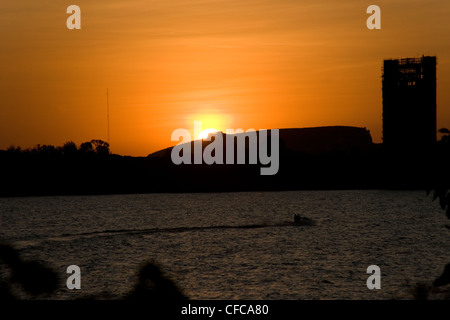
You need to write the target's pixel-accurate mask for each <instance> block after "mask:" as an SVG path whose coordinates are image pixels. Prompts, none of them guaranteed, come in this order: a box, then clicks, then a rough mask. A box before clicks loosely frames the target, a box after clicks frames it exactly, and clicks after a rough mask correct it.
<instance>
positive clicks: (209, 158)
mask: <svg viewBox="0 0 450 320" xmlns="http://www.w3.org/2000/svg"><path fill="white" fill-rule="evenodd" d="M268 131H269V132H270V154H269V148H268V147H269V145H268ZM202 132H203V130H202V122H201V121H194V141H193V142H191V140H192V139H191V133H190V132H189V130H187V129H176V130H174V131H173V132H172V137H171V140H172V141H180V138H181V141H180V143H178V144H177V145H176V146H174V147H173V149H172V154H171V158H172V162H173V163H174V164H176V165H179V164H182V163H183V164H192V163H193V164H202V163H205V164H224V163H225V164H235V151H236V164H246V163H245V160H246V155H247V152H246V151H248V164H257V163H258V160H259V163H260V164H262V165H264V166H266V165H267V166H268V167H262V168H261V171H260V174H261V175H274V174H276V173H277V172H278V168H279V165H280V157H279V148H280V143H279V130H278V129H272V130H259V131H258V132H256V131H255V130H254V129H248V130H247V131H245V132H244V130H242V129H236V130H234V129H227V130H226V135H225V153H226V156H225V159H224V152H223V151H224V138H223V136H224V134H223V133H222V132H215V133H211V134H209V135H208V137H207V138H205V139H200V138H199V137H201V135H202ZM212 137H214V140H212ZM205 140H206V141H211V142H210V143H209V144H208V145H206V146H205V148H203V141H205ZM246 140H248V148H246ZM235 142H236V144H235ZM192 147H193V149H194V150H193V151H192ZM192 156H193V157H192Z"/></svg>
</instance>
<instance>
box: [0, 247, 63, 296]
mask: <svg viewBox="0 0 450 320" xmlns="http://www.w3.org/2000/svg"><path fill="white" fill-rule="evenodd" d="M0 262H1V264H2V267H6V268H7V269H9V277H8V278H7V279H3V278H2V279H1V289H0V290H1V292H0V296H1V298H3V299H15V298H16V297H15V295H14V294H13V293H12V290H11V289H12V288H13V287H14V286H18V287H20V288H21V289H22V290H23V291H24V292H25V293H27V294H28V295H30V296H31V297H33V298H39V297H43V296H49V295H51V294H52V293H53V292H54V291H55V290H56V288H57V286H58V283H59V279H58V276H57V274H56V273H55V272H54V271H53V270H52V269H50V268H49V267H47V266H45V265H43V264H42V263H41V262H39V261H24V260H22V259H21V258H20V256H19V254H18V252H17V251H16V250H15V249H14V248H13V247H11V246H9V245H6V244H1V245H0Z"/></svg>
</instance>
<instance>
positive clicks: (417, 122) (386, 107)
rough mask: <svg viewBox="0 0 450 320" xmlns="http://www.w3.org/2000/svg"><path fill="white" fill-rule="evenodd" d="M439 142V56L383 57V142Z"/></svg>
mask: <svg viewBox="0 0 450 320" xmlns="http://www.w3.org/2000/svg"><path fill="white" fill-rule="evenodd" d="M434 142H436V57H429V56H422V57H421V58H405V59H398V60H384V67H383V144H384V145H386V146H389V147H402V146H417V147H424V146H429V145H432V144H433V143H434Z"/></svg>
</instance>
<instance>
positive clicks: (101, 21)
mask: <svg viewBox="0 0 450 320" xmlns="http://www.w3.org/2000/svg"><path fill="white" fill-rule="evenodd" d="M71 4H76V5H78V6H80V8H81V30H68V29H67V27H66V20H67V18H68V17H69V14H67V13H66V8H67V7H68V6H69V5H71ZM371 4H376V5H379V6H380V7H381V27H382V29H381V30H368V29H367V28H366V19H367V18H368V16H369V15H368V14H366V8H367V7H368V6H369V5H371ZM449 17H450V1H448V0H434V1H433V0H420V1H419V0H396V1H370V2H369V1H357V0H344V1H335V0H325V1H320V0H306V1H302V0H258V1H256V0H255V1H245V0H221V1H219V0H170V1H163V0H157V1H156V0H154V1H148V0H131V1H130V0H128V1H125V0H120V1H117V0H116V1H113V0H101V1H74V2H72V1H70V2H68V1H60V0H59V1H57V0H40V1H35V0H21V1H6V0H0V41H1V43H2V45H1V50H0V66H1V72H0V97H1V102H0V149H5V148H7V147H8V146H10V145H20V146H22V147H33V146H35V145H36V144H53V145H62V144H63V143H64V142H66V141H69V140H73V141H74V142H76V143H77V144H80V143H81V142H84V141H89V140H91V139H103V140H107V117H106V89H107V88H109V101H110V104H109V106H110V142H111V149H112V151H113V152H114V153H118V154H123V155H142V156H145V155H147V154H149V153H151V152H154V151H156V150H158V149H161V148H164V147H168V146H170V145H173V144H176V142H171V141H170V137H171V133H172V131H173V130H175V129H177V128H187V129H190V130H193V125H194V120H202V121H203V128H204V129H206V128H209V127H213V128H215V129H219V130H225V129H227V128H230V129H231V128H233V129H235V128H242V129H244V130H246V129H249V128H254V129H264V128H290V127H310V126H326V125H351V126H359V127H366V128H367V129H369V130H370V131H371V133H372V137H373V139H374V141H375V142H381V125H382V116H381V115H382V113H381V112H382V100H381V67H382V63H383V59H388V58H399V57H418V56H421V55H422V54H425V55H436V56H437V57H438V89H437V92H438V95H437V102H438V128H440V127H450V90H448V88H450V19H449Z"/></svg>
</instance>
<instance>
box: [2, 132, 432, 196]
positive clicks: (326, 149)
mask: <svg viewBox="0 0 450 320" xmlns="http://www.w3.org/2000/svg"><path fill="white" fill-rule="evenodd" d="M258 134H259V133H258ZM279 137H280V141H279V143H280V144H279V158H280V159H279V170H278V172H277V174H275V175H267V176H264V175H261V174H260V168H261V167H264V165H263V164H261V163H257V164H248V145H246V150H245V151H246V163H247V164H213V165H207V164H196V165H189V164H180V165H175V164H173V162H172V160H171V157H170V154H171V150H172V147H169V148H166V149H163V150H160V151H158V152H155V153H152V154H150V155H149V156H147V157H130V156H121V155H116V154H111V153H110V152H109V145H107V143H105V142H103V141H101V140H92V141H91V142H87V143H83V144H81V145H80V146H77V145H76V144H74V143H73V142H68V143H66V144H64V146H62V147H54V146H37V147H36V148H34V149H31V150H30V149H27V150H22V149H20V148H14V147H12V148H9V149H7V150H2V151H0V165H1V169H0V170H1V171H2V172H1V174H2V184H1V185H0V196H30V195H61V194H113V193H146V192H220V191H257V190H301V189H368V188H370V189H374V188H375V189H379V188H389V189H426V188H427V186H428V185H429V184H430V183H431V182H430V181H429V179H430V178H429V177H430V172H429V170H430V169H429V168H430V164H431V163H432V161H433V157H434V155H433V150H423V149H416V148H412V147H409V148H405V149H402V150H387V149H386V148H384V147H383V145H380V144H375V143H373V142H372V137H371V136H370V132H369V131H368V130H366V129H365V128H357V127H343V126H335V127H317V128H300V129H295V128H293V129H280V131H279ZM224 141H225V139H224ZM193 143H194V142H191V145H193ZM210 143H211V141H203V143H202V147H203V148H205V147H206V146H207V145H208V144H210ZM224 153H226V148H225V145H224ZM235 156H236V152H235ZM235 163H236V162H235Z"/></svg>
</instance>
